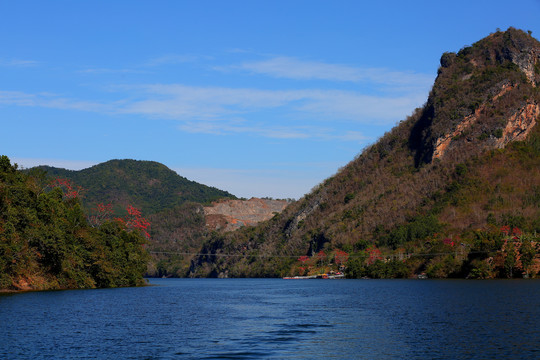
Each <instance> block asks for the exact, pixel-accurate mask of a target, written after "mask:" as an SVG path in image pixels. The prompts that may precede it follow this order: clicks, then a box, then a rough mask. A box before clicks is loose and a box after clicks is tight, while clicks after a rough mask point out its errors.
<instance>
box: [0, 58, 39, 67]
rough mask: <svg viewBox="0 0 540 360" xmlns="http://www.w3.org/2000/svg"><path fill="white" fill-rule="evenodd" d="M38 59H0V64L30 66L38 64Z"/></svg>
mask: <svg viewBox="0 0 540 360" xmlns="http://www.w3.org/2000/svg"><path fill="white" fill-rule="evenodd" d="M38 64H39V62H38V61H34V60H23V59H0V66H5V67H31V66H36V65H38Z"/></svg>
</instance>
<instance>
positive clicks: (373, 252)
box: [366, 246, 382, 265]
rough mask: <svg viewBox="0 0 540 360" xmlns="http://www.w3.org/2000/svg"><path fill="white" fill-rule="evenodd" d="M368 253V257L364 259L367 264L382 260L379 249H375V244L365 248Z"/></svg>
mask: <svg viewBox="0 0 540 360" xmlns="http://www.w3.org/2000/svg"><path fill="white" fill-rule="evenodd" d="M366 252H367V254H368V259H367V260H366V262H367V264H368V265H371V264H373V263H374V262H375V261H377V260H382V254H381V250H379V249H377V248H376V247H375V246H370V247H368V248H367V249H366Z"/></svg>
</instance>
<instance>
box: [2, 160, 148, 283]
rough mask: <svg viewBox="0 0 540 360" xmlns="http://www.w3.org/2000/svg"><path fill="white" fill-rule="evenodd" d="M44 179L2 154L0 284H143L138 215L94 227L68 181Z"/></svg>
mask: <svg viewBox="0 0 540 360" xmlns="http://www.w3.org/2000/svg"><path fill="white" fill-rule="evenodd" d="M44 182H45V179H44V177H43V174H40V173H39V172H31V173H27V172H21V171H18V170H17V166H16V165H12V164H11V162H10V160H9V158H8V157H7V156H1V157H0V289H27V290H30V289H38V290H39V289H65V288H94V287H117V286H135V285H142V284H143V283H144V280H143V278H142V275H143V274H144V272H145V271H146V263H147V261H148V253H147V252H146V250H145V249H144V244H145V243H146V238H145V236H144V234H143V233H142V232H141V231H139V230H138V229H137V226H132V225H130V223H129V221H130V220H137V219H128V223H126V222H125V221H124V222H122V221H120V219H118V220H112V219H111V220H109V221H102V222H100V223H99V224H97V223H96V224H94V225H95V226H94V227H93V226H91V225H90V224H89V222H88V216H87V214H85V212H84V211H83V207H82V205H81V202H80V200H79V198H78V197H77V191H75V190H74V189H75V188H74V187H73V185H71V183H70V182H68V181H65V180H62V181H55V182H53V183H49V184H48V185H47V186H43V184H44ZM77 189H79V188H77ZM135 215H137V214H136V213H135ZM135 217H137V216H135ZM126 224H127V225H126ZM131 224H134V223H133V221H132V223H131Z"/></svg>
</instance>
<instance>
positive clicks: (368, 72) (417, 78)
mask: <svg viewBox="0 0 540 360" xmlns="http://www.w3.org/2000/svg"><path fill="white" fill-rule="evenodd" d="M217 69H219V68H217ZM221 69H222V70H224V69H237V70H245V71H249V72H252V73H256V74H263V75H267V76H272V77H277V78H287V79H297V80H328V81H342V82H356V83H360V82H364V83H374V84H382V85H385V86H388V87H390V88H392V87H393V88H395V89H402V88H403V87H405V88H426V87H428V88H429V86H431V84H432V83H433V76H430V75H426V74H418V73H414V72H402V71H393V70H388V69H384V68H361V67H353V66H348V65H341V64H328V63H324V62H316V61H302V60H299V59H296V58H293V57H285V56H280V57H274V58H271V59H268V60H263V61H253V62H244V63H242V64H241V65H233V66H229V67H226V68H223V67H222V68H221Z"/></svg>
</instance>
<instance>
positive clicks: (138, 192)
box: [39, 160, 235, 215]
mask: <svg viewBox="0 0 540 360" xmlns="http://www.w3.org/2000/svg"><path fill="white" fill-rule="evenodd" d="M39 168H40V169H42V170H44V171H46V173H47V174H48V175H49V176H50V177H53V178H65V179H69V180H71V181H72V182H73V183H74V184H76V185H78V186H81V187H82V188H83V192H82V195H83V199H84V203H85V205H86V206H87V207H89V208H91V207H95V206H96V205H97V204H98V203H105V204H107V203H111V204H113V205H114V206H118V207H122V208H125V206H126V205H129V204H130V205H133V206H135V207H138V208H140V209H142V211H143V213H145V214H146V215H150V214H155V213H158V212H160V211H164V210H168V209H172V208H174V207H176V206H179V205H182V204H184V203H186V202H196V203H201V204H205V203H210V202H212V201H214V200H218V199H221V198H231V199H235V196H234V195H232V194H230V193H228V192H227V191H223V190H219V189H216V188H214V187H209V186H206V185H202V184H199V183H197V182H195V181H191V180H188V179H186V178H185V177H182V176H180V175H178V174H177V173H176V172H174V171H172V170H171V169H169V168H168V167H166V166H165V165H163V164H160V163H158V162H154V161H139V160H110V161H107V162H104V163H101V164H98V165H95V166H92V167H90V168H87V169H83V170H79V171H74V170H66V169H59V168H54V167H50V166H40V167H39Z"/></svg>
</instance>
